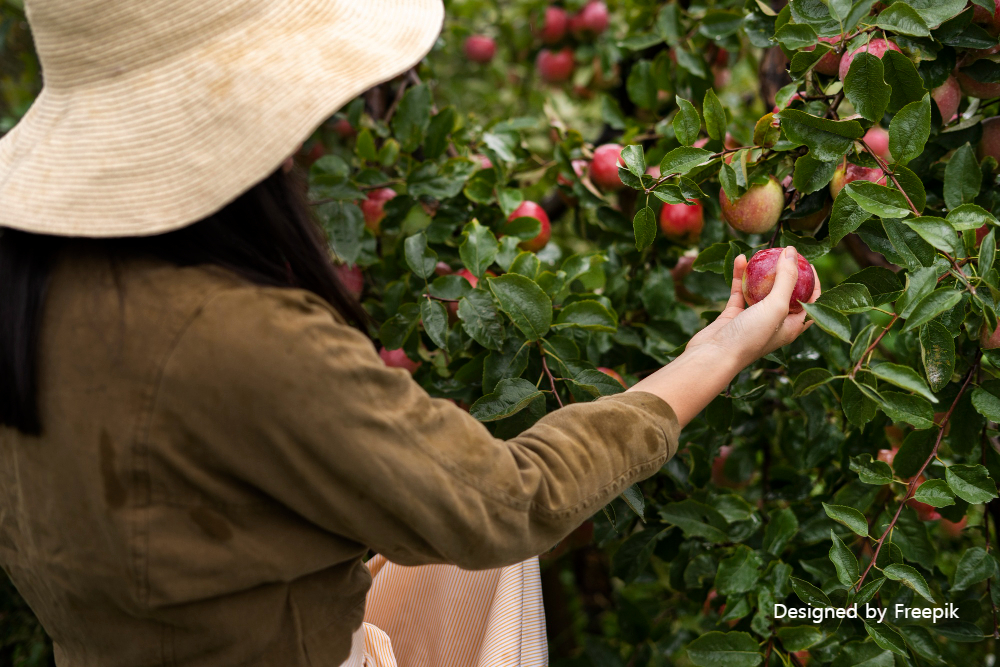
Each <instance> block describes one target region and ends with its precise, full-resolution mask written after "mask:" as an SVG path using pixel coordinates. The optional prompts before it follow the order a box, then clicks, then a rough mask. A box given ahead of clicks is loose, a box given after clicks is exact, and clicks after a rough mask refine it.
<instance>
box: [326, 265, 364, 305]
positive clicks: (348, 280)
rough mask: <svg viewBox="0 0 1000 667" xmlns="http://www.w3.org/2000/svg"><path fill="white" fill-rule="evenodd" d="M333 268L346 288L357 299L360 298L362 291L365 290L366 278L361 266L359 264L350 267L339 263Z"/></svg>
mask: <svg viewBox="0 0 1000 667" xmlns="http://www.w3.org/2000/svg"><path fill="white" fill-rule="evenodd" d="M333 270H334V272H335V273H336V274H337V278H338V279H339V280H340V284H341V285H343V286H344V289H345V290H347V292H348V293H349V294H350V295H351V296H353V297H354V298H355V299H360V298H361V293H362V292H364V290H365V278H364V276H363V275H362V273H361V267H360V266H358V265H357V264H355V265H354V266H350V267H349V266H347V265H345V264H337V265H336V266H334V267H333Z"/></svg>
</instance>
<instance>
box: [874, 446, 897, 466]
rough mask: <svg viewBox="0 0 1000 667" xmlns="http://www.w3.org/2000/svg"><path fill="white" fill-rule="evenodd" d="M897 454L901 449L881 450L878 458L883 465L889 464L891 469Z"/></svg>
mask: <svg viewBox="0 0 1000 667" xmlns="http://www.w3.org/2000/svg"><path fill="white" fill-rule="evenodd" d="M897 452H899V447H893V448H892V449H880V450H878V456H877V457H876V458H877V459H878V460H879V461H882V462H883V463H888V464H889V466H890V467H891V466H892V462H893V460H894V459H895V458H896V453H897Z"/></svg>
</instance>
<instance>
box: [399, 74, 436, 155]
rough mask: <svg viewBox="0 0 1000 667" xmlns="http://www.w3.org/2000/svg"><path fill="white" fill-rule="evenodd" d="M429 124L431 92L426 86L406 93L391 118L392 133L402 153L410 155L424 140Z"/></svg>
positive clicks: (420, 86) (421, 85)
mask: <svg viewBox="0 0 1000 667" xmlns="http://www.w3.org/2000/svg"><path fill="white" fill-rule="evenodd" d="M430 122H431V91H430V88H428V87H427V84H423V83H422V84H420V85H419V86H414V87H413V88H410V89H409V90H408V91H406V94H405V95H403V99H402V101H401V102H400V103H399V106H398V107H397V108H396V115H395V116H393V117H392V132H393V134H394V135H395V136H396V139H398V140H399V143H400V146H401V148H402V149H403V151H405V152H407V153H412V152H413V151H415V150H416V149H417V147H419V146H420V144H421V143H422V142H423V140H424V133H425V132H426V131H427V128H428V126H429V125H430Z"/></svg>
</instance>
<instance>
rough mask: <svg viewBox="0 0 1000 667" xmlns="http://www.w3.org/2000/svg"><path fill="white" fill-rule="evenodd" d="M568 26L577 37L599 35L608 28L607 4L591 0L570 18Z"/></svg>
mask: <svg viewBox="0 0 1000 667" xmlns="http://www.w3.org/2000/svg"><path fill="white" fill-rule="evenodd" d="M569 28H570V30H572V31H573V34H574V35H576V36H577V37H583V36H586V35H587V34H590V35H600V34H601V33H602V32H604V31H605V30H607V29H608V6H607V5H606V4H604V3H603V2H601V1H600V0H591V1H590V2H588V3H587V4H586V5H584V6H583V9H581V10H580V12H579V13H578V14H577V15H576V16H574V17H573V18H572V19H570V24H569Z"/></svg>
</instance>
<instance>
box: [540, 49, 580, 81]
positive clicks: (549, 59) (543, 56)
mask: <svg viewBox="0 0 1000 667" xmlns="http://www.w3.org/2000/svg"><path fill="white" fill-rule="evenodd" d="M535 67H537V68H538V73H539V74H540V75H541V77H542V79H543V80H545V81H548V82H549V83H561V82H563V81H566V80H567V79H569V78H570V77H571V76H572V75H573V67H574V62H573V51H572V50H571V49H569V48H565V49H563V50H561V51H551V50H549V49H542V50H541V51H539V53H538V58H537V60H535Z"/></svg>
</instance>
